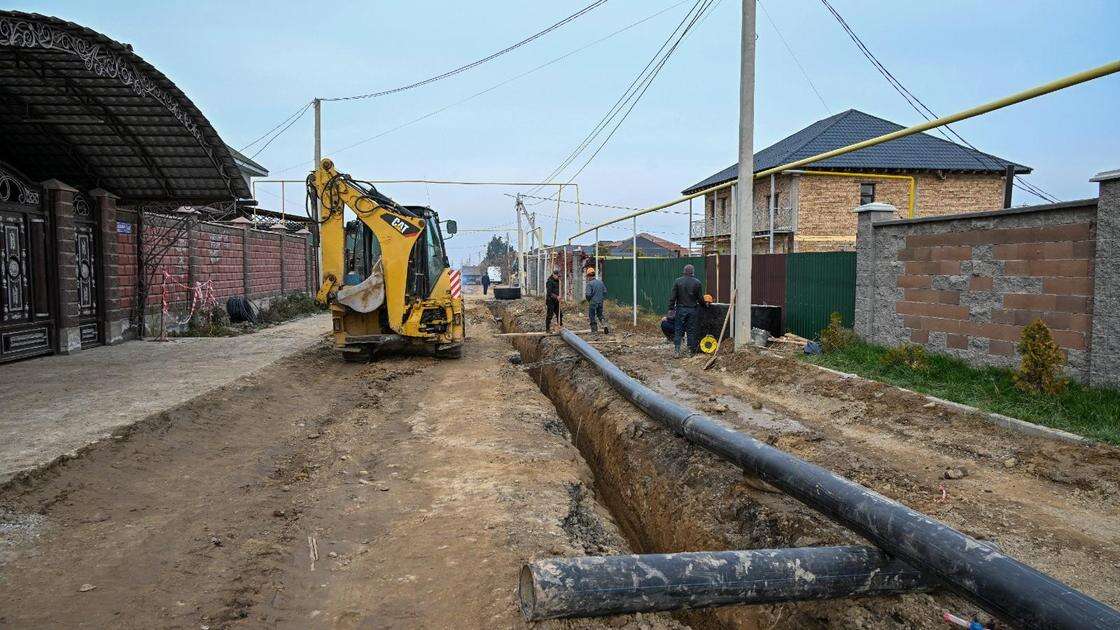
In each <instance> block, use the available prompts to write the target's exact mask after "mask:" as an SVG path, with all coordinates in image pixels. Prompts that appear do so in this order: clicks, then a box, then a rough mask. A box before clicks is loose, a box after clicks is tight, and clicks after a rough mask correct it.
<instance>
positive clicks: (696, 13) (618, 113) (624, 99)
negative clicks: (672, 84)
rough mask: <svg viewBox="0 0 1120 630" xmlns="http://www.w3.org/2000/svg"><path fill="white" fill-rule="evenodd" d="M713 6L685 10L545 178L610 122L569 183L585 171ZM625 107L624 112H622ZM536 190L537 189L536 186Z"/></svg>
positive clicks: (709, 1)
mask: <svg viewBox="0 0 1120 630" xmlns="http://www.w3.org/2000/svg"><path fill="white" fill-rule="evenodd" d="M715 2H716V3H717V4H718V2H719V0H715ZM713 6H714V4H713V0H697V1H696V2H695V3H694V4H693V5H692V7H691V8H690V9H689V10H688V12H686V13H685V15H684V17H682V18H681V21H680V23H678V24H677V26H676V28H674V29H673V31H672V32H671V33H670V34H669V37H668V38H666V39H665V41H664V42H663V43H662V44H661V46H660V47H659V48H658V49H657V52H655V53H654V54H653V56H652V57H651V58H650V60H649V61H648V62H647V63H646V65H645V67H643V68H642V70H641V71H640V72H639V73H638V75H637V76H636V77H634V79H633V80H632V81H631V82H630V84H629V85H628V86H627V87H626V89H625V90H624V91H623V93H622V95H621V96H619V97H618V99H617V100H616V101H615V102H614V104H613V105H611V107H610V109H608V110H607V113H606V114H604V115H603V117H602V118H600V119H599V122H597V123H596V124H595V126H594V127H593V128H592V129H591V131H590V132H589V133H588V134H587V136H585V137H584V139H583V140H582V141H581V142H580V143H579V144H578V145H577V146H576V147H575V148H574V149H573V150H572V151H571V152H570V153H569V154H568V156H567V157H565V158H564V160H562V161H561V163H560V165H559V166H557V167H556V168H555V169H553V171H552V173H550V174H549V176H548V177H547V178H546V179H545V180H544V181H551V180H552V178H554V177H556V176H557V175H559V174H560V173H562V172H563V171H564V170H565V169H566V168H567V167H568V166H569V165H571V164H572V162H574V161H575V160H576V159H577V158H578V157H579V156H580V154H581V153H583V152H584V150H586V149H587V148H588V147H589V146H591V144H592V143H593V142H594V141H595V139H596V138H597V137H599V136H600V135H601V134H602V133H603V132H604V131H605V130H606V129H607V127H608V126H610V125H611V124H612V122H613V127H612V128H611V130H610V132H609V133H608V134H607V136H606V138H605V139H604V140H603V141H602V142H601V143H600V144H599V146H598V147H596V148H595V151H594V152H593V153H592V154H591V156H590V157H589V158H588V159H587V160H586V161H584V163H583V164H582V165H581V166H580V167H579V169H577V170H576V172H575V173H574V174H572V176H571V177H569V178H568V182H571V181H573V180H574V179H575V178H576V177H578V176H579V174H580V173H582V172H583V171H584V169H586V168H587V166H588V165H589V164H591V162H592V161H593V160H594V159H595V157H596V156H598V155H599V153H600V152H601V151H602V150H603V148H604V147H605V146H606V145H607V143H608V142H609V141H610V139H611V138H612V137H613V136H614V134H615V133H616V132H617V131H618V129H619V128H620V127H621V125H622V123H623V122H625V121H626V119H627V118H628V117H629V116H630V113H631V112H632V111H633V110H634V108H635V107H636V106H637V104H638V103H639V102H640V101H641V99H642V97H643V96H645V93H646V91H647V90H648V89H649V86H650V85H652V84H653V81H654V79H656V78H657V76H658V75H659V74H660V72H661V70H662V68H664V67H665V64H666V63H667V62H668V60H669V58H670V57H672V55H673V53H674V52H675V51H676V50H677V47H678V46H680V44H681V42H682V41H683V40H684V38H685V37H686V36H687V35H688V33H689V32H690V31H691V30H692V28H693V27H694V26H695V25H696V23H697V21H698V20H700V19H701V18H702V17H704V15H705V14H706V13H707V12H708V10H709V9H711V8H712V7H713ZM624 109H625V111H623V110H624ZM536 190H539V188H538V189H536ZM530 192H535V190H531V191H530ZM537 203H541V202H537Z"/></svg>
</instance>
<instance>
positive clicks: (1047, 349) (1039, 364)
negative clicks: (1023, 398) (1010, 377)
mask: <svg viewBox="0 0 1120 630" xmlns="http://www.w3.org/2000/svg"><path fill="white" fill-rule="evenodd" d="M1019 354H1020V355H1021V356H1022V360H1021V362H1020V363H1019V369H1018V370H1016V372H1015V375H1014V379H1015V386H1016V387H1018V388H1019V389H1020V390H1022V391H1024V392H1027V393H1032V394H1039V393H1043V394H1060V393H1062V392H1064V391H1065V389H1066V385H1067V384H1068V381H1067V380H1066V378H1065V377H1063V376H1062V366H1063V365H1065V363H1066V359H1065V357H1064V356H1063V355H1062V351H1061V349H1059V348H1058V344H1056V343H1054V338H1053V337H1052V336H1051V335H1050V328H1048V327H1047V326H1046V324H1045V323H1044V322H1043V321H1042V320H1041V319H1036V320H1034V321H1033V322H1031V323H1030V325H1028V326H1027V327H1026V328H1024V329H1023V332H1022V334H1021V335H1020V337H1019Z"/></svg>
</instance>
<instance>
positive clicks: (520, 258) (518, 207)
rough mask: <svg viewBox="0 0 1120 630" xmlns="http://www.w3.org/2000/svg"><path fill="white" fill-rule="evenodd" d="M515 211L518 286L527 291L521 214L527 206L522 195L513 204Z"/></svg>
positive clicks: (523, 230)
mask: <svg viewBox="0 0 1120 630" xmlns="http://www.w3.org/2000/svg"><path fill="white" fill-rule="evenodd" d="M513 210H514V212H515V213H517V286H519V287H521V290H522V291H525V290H526V288H527V285H526V284H525V229H524V228H522V227H521V214H522V213H523V212H525V206H523V205H522V204H521V195H517V199H516V200H515V201H514V202H513Z"/></svg>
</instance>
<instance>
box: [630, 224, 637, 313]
mask: <svg viewBox="0 0 1120 630" xmlns="http://www.w3.org/2000/svg"><path fill="white" fill-rule="evenodd" d="M630 244H631V245H632V247H631V252H632V254H633V256H632V258H631V263H632V264H631V268H632V272H633V278H632V280H633V283H632V284H633V285H634V301H633V304H632V305H631V306H632V308H631V310H632V311H633V312H634V327H635V328H637V327H638V217H634V239H633V240H632V241H631V242H630Z"/></svg>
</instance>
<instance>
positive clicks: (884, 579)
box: [518, 547, 929, 621]
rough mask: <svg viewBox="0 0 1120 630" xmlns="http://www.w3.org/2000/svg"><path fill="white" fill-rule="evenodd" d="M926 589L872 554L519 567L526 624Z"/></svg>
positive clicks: (777, 553)
mask: <svg viewBox="0 0 1120 630" xmlns="http://www.w3.org/2000/svg"><path fill="white" fill-rule="evenodd" d="M928 586H929V585H928V584H927V582H926V580H925V579H924V578H923V577H922V574H921V573H919V572H918V571H917V570H916V569H914V568H912V567H910V566H909V565H907V564H906V563H904V562H902V561H900V560H890V559H888V558H887V557H886V556H885V555H884V554H883V552H881V551H879V550H878V549H875V548H874V547H801V548H796V549H759V550H753V551H702V552H690V553H665V554H645V555H637V556H587V557H582V558H546V559H543V560H537V561H536V562H531V563H528V564H526V565H525V566H523V567H522V568H521V580H520V584H519V586H518V597H519V599H520V601H521V614H522V615H524V617H525V619H526V620H527V621H539V620H541V619H556V618H559V617H594V616H599V615H620V614H624V613H635V612H653V611H662V610H679V609H682V608H704V607H707V606H722V605H729V604H768V603H774V602H788V601H801V600H807V599H831V598H836V597H851V596H853V595H888V594H897V593H910V592H913V591H915V590H919V589H925V588H927V587H928Z"/></svg>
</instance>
